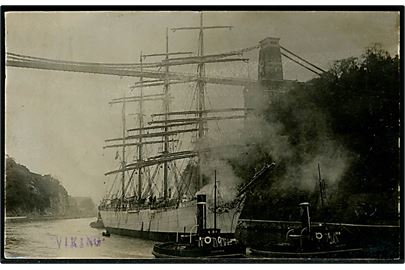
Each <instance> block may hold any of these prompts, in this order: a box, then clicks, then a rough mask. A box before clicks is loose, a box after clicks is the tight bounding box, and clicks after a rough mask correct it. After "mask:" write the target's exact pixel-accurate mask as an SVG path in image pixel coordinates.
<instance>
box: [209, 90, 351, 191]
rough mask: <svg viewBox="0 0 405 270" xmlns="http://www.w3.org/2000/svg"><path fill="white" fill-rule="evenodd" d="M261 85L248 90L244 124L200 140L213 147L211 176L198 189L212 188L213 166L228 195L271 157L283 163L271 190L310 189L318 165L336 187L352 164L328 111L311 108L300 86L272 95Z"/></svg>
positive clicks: (314, 185)
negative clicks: (335, 134) (335, 135)
mask: <svg viewBox="0 0 405 270" xmlns="http://www.w3.org/2000/svg"><path fill="white" fill-rule="evenodd" d="M260 90H261V89H256V90H251V96H252V98H250V99H249V104H248V106H249V107H250V108H253V109H254V111H253V112H252V113H251V114H250V116H249V117H248V119H247V120H246V121H245V122H244V128H243V129H241V130H240V131H239V132H234V133H232V134H231V135H230V136H227V137H226V138H225V139H222V140H220V139H218V138H215V139H211V140H210V141H209V143H208V142H205V143H203V144H202V145H203V146H202V147H208V145H209V147H210V150H211V151H210V152H209V154H208V155H209V157H208V158H207V159H206V160H207V162H206V163H205V164H204V166H203V173H204V175H206V176H208V178H209V179H210V181H209V184H208V185H206V186H205V187H204V188H203V189H202V190H203V191H205V192H207V194H208V193H210V192H211V193H212V190H213V178H214V177H213V173H214V170H217V179H218V181H219V182H220V183H221V188H222V189H223V191H224V192H223V194H226V195H225V197H228V198H229V199H231V198H232V197H233V196H235V194H236V192H237V187H238V185H240V184H241V183H243V182H247V181H249V179H250V178H251V177H252V176H253V174H254V173H255V172H256V171H257V170H260V169H261V167H262V166H263V165H264V164H265V163H270V162H275V163H276V165H277V167H279V168H282V169H279V170H280V172H279V173H278V174H277V177H273V178H272V179H270V181H271V182H272V186H273V187H272V189H273V188H275V189H282V190H285V191H286V192H288V190H289V189H291V188H294V189H299V190H303V191H306V192H310V193H311V192H314V191H315V190H316V188H317V187H318V164H319V165H320V168H321V176H322V178H323V179H324V180H325V182H326V186H327V187H328V189H329V190H332V189H334V188H335V185H336V183H338V182H339V180H340V179H341V177H342V176H343V175H344V172H345V170H346V169H347V168H348V165H349V164H350V155H349V153H348V151H347V150H346V149H345V148H344V147H343V146H342V145H341V144H339V143H338V142H337V140H335V139H334V138H333V136H332V135H331V134H332V133H331V131H330V129H329V126H328V119H327V116H326V115H324V114H323V113H322V112H321V111H318V110H317V109H316V108H313V107H312V104H311V101H310V100H309V99H308V97H307V96H306V95H305V93H303V92H302V91H304V90H303V89H302V88H301V87H292V88H291V89H287V90H289V91H288V92H286V93H284V94H281V95H278V96H273V97H264V96H263V95H261V94H260ZM299 91H301V92H299ZM252 92H253V93H252ZM262 93H263V92H262ZM270 101H271V102H270ZM225 146H229V147H225ZM214 149H216V150H214Z"/></svg>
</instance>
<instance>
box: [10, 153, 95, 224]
mask: <svg viewBox="0 0 405 270" xmlns="http://www.w3.org/2000/svg"><path fill="white" fill-rule="evenodd" d="M5 195H6V205H5V206H6V214H7V216H18V215H29V216H66V217H81V216H93V215H95V214H96V207H95V205H94V203H93V201H92V200H91V199H90V198H81V197H79V198H75V197H71V196H69V194H68V192H67V191H66V189H65V188H64V187H63V186H62V185H61V184H60V182H59V181H58V180H57V179H56V178H54V177H52V176H51V175H40V174H36V173H32V172H30V171H29V170H28V168H26V167H25V166H23V165H20V164H18V163H16V162H15V161H14V159H13V158H11V157H8V156H7V158H6V189H5Z"/></svg>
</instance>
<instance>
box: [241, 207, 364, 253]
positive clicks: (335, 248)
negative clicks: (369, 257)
mask: <svg viewBox="0 0 405 270" xmlns="http://www.w3.org/2000/svg"><path fill="white" fill-rule="evenodd" d="M299 206H300V208H301V222H302V224H301V227H298V228H290V229H289V230H288V231H287V232H286V235H285V241H284V242H279V243H269V244H268V245H266V246H263V247H261V248H260V249H255V248H250V249H249V250H248V255H249V257H268V258H353V257H357V256H359V255H361V254H363V253H364V248H361V247H358V246H356V245H355V244H351V243H349V242H347V241H344V237H343V236H342V233H341V231H340V230H339V229H334V228H330V227H329V226H328V225H326V224H325V223H319V224H318V226H311V217H310V212H309V207H310V204H309V203H308V202H303V203H300V204H299Z"/></svg>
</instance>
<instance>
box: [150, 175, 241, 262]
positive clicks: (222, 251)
mask: <svg viewBox="0 0 405 270" xmlns="http://www.w3.org/2000/svg"><path fill="white" fill-rule="evenodd" d="M216 187H217V185H216V173H215V184H214V194H215V195H214V228H207V218H206V215H207V196H206V195H205V194H198V195H197V224H196V225H195V227H197V233H194V234H193V233H192V230H190V232H189V233H188V234H187V233H183V234H181V235H177V237H176V242H167V243H157V244H155V245H154V247H153V251H152V253H153V255H154V256H155V257H156V258H201V257H204V258H241V257H244V256H245V254H246V248H245V247H244V246H243V245H241V244H239V243H238V241H237V240H236V239H235V238H229V237H225V236H223V235H221V230H220V229H219V228H217V226H216V193H217V192H216ZM193 229H194V228H193Z"/></svg>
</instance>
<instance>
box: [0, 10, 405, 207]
mask: <svg viewBox="0 0 405 270" xmlns="http://www.w3.org/2000/svg"><path fill="white" fill-rule="evenodd" d="M199 17H200V16H199V14H198V13H196V12H184V11H183V12H140V11H136V12H74V13H73V12H35V13H31V12H20V13H19V12H11V13H6V17H5V27H6V28H5V29H6V51H7V52H13V53H19V54H25V55H31V56H37V57H45V58H52V59H58V60H70V61H89V62H106V63H131V62H138V59H139V55H140V53H141V51H142V52H143V53H144V54H148V53H160V52H163V51H164V50H165V32H166V27H169V28H170V27H181V26H198V24H199ZM204 24H205V25H207V26H209V25H232V26H234V28H233V29H232V30H209V31H206V33H205V35H204V37H205V41H204V42H205V53H206V54H209V53H218V52H226V51H231V50H237V49H241V48H247V47H251V46H254V45H257V44H258V42H259V41H260V40H262V39H264V38H266V37H279V38H280V43H281V44H282V46H284V47H286V48H287V49H289V50H291V51H293V52H295V53H297V54H298V55H300V56H301V57H303V58H305V59H308V60H310V61H311V62H312V63H314V64H316V65H318V66H320V67H322V68H323V69H328V68H330V67H331V65H332V64H333V62H334V61H336V60H339V59H343V58H347V57H351V56H360V55H361V53H362V52H363V50H364V48H365V47H367V46H370V45H372V44H373V43H381V44H382V46H383V48H384V49H386V50H387V51H388V52H389V53H390V54H391V55H394V54H397V53H398V50H399V48H398V43H399V14H398V13H395V12H302V11H300V12H287V11H283V12H252V11H250V12H205V13H204ZM197 37H198V36H197V32H194V31H183V32H175V33H173V32H170V34H169V48H170V49H169V50H170V51H193V52H196V51H197ZM245 57H248V58H249V59H250V60H249V64H235V63H232V64H229V63H228V64H224V65H222V66H214V65H213V64H210V65H208V67H207V73H209V74H216V75H223V76H237V77H246V78H247V77H248V78H251V79H256V78H257V61H258V51H257V50H256V51H252V52H250V53H248V54H246V55H245ZM283 69H284V78H286V79H292V80H299V81H306V80H308V79H311V78H313V77H314V76H315V75H314V74H312V73H310V72H308V71H307V70H304V69H302V68H301V67H299V66H297V65H296V64H294V63H292V62H291V61H288V59H283ZM193 70H195V68H194V67H193V68H192V70H191V71H193ZM180 71H184V69H183V70H180ZM186 71H188V72H191V71H190V68H188V70H186ZM137 80H138V79H137V78H128V77H118V76H108V75H95V74H84V73H69V72H57V71H47V70H33V69H22V68H15V67H7V68H6V108H5V120H6V153H7V154H8V155H10V156H11V157H13V158H14V159H15V160H16V161H17V162H18V163H21V164H24V165H25V166H27V167H28V168H29V169H30V170H31V171H33V172H36V173H40V174H52V175H53V176H55V177H56V178H58V179H59V180H60V182H61V183H62V184H63V185H64V186H65V188H66V189H67V191H68V192H69V194H71V195H73V196H91V197H92V198H93V199H94V200H95V201H96V202H98V200H99V199H100V198H101V197H102V196H103V194H104V192H105V189H106V185H105V184H104V182H106V178H105V176H104V173H105V172H107V171H109V170H113V169H115V168H116V165H117V164H116V163H117V161H116V160H114V158H113V157H114V154H115V151H114V150H113V151H111V150H103V149H102V147H103V146H104V145H105V143H104V140H105V139H107V138H114V137H119V136H120V134H121V122H120V121H121V120H120V119H121V118H120V113H121V109H120V107H119V106H114V105H112V106H110V105H109V104H108V102H109V101H110V100H111V99H113V98H117V97H121V96H122V95H123V93H124V92H127V93H128V89H129V88H128V87H129V86H130V85H132V84H133V83H134V82H135V81H137ZM192 90H193V87H192V86H190V85H182V86H176V87H173V88H172V89H171V93H172V95H173V97H174V101H173V102H172V108H173V109H184V108H185V107H184V106H188V104H187V102H188V99H189V98H190V95H191V94H190V93H191V92H192ZM148 91H149V92H148V93H157V92H160V91H161V89H150V90H148ZM207 92H208V96H209V103H210V105H211V106H212V107H214V108H222V107H240V106H242V105H243V96H242V89H241V87H239V88H238V87H236V88H235V87H229V86H219V87H218V86H216V87H213V86H208V87H207ZM129 106H132V107H130V108H129V110H136V107H135V105H129ZM145 107H146V109H145V110H146V112H145V113H146V114H150V113H152V112H157V111H160V110H161V107H160V104H156V103H155V104H150V103H149V104H146V105H145ZM131 121H132V122H131ZM133 124H134V120H133V119H132V120H131V119H130V120H129V123H128V126H131V125H133ZM225 129H227V131H228V132H231V130H230V129H229V127H227V128H225Z"/></svg>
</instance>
